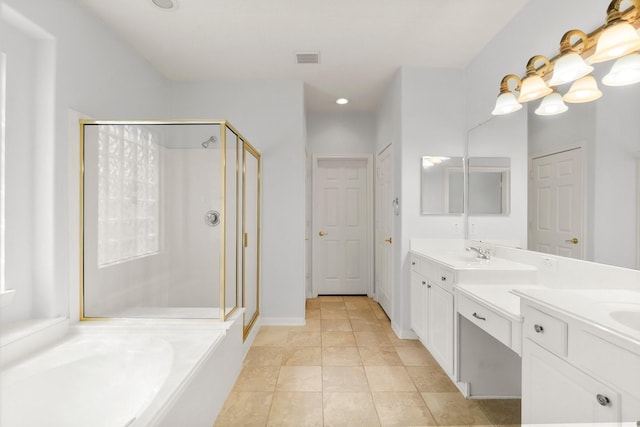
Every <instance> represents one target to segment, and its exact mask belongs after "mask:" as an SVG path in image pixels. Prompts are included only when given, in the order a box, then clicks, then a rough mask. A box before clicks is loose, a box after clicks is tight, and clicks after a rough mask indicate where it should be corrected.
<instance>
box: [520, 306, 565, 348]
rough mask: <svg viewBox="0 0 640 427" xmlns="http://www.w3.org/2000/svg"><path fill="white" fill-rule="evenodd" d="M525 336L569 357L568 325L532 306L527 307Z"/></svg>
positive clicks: (525, 308) (524, 313) (525, 311)
mask: <svg viewBox="0 0 640 427" xmlns="http://www.w3.org/2000/svg"><path fill="white" fill-rule="evenodd" d="M522 314H523V315H524V326H523V328H524V336H525V337H528V338H530V339H531V340H532V341H533V342H536V343H538V344H540V345H541V346H542V347H544V348H546V349H547V350H549V351H552V352H553V353H555V354H557V355H558V356H562V357H565V356H566V355H567V324H566V323H565V322H563V321H562V320H560V319H557V318H555V317H553V316H550V315H548V314H546V313H543V312H542V311H539V310H536V309H535V308H532V307H530V306H528V305H527V306H525V307H524V311H523V313H522Z"/></svg>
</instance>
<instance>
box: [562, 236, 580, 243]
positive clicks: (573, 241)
mask: <svg viewBox="0 0 640 427" xmlns="http://www.w3.org/2000/svg"><path fill="white" fill-rule="evenodd" d="M578 241H579V240H578V238H577V237H574V238H573V239H568V240H565V242H567V243H573V244H574V245H577V244H578Z"/></svg>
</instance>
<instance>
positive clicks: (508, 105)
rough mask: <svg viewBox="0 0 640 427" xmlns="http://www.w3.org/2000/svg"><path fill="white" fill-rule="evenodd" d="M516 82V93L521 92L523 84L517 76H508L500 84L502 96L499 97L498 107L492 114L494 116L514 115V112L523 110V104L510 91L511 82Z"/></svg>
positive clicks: (497, 100)
mask: <svg viewBox="0 0 640 427" xmlns="http://www.w3.org/2000/svg"><path fill="white" fill-rule="evenodd" d="M510 80H515V81H516V87H515V88H514V90H515V91H519V90H520V85H521V84H522V80H520V77H518V76H516V75H515V74H507V75H506V76H504V77H503V78H502V81H501V82H500V95H498V99H496V106H495V107H494V109H493V111H492V112H491V114H493V115H494V116H501V115H504V114H509V113H513V112H514V111H518V110H519V109H521V108H522V104H520V103H519V102H518V100H517V99H516V96H515V95H514V94H513V92H511V91H510V90H509V81H510Z"/></svg>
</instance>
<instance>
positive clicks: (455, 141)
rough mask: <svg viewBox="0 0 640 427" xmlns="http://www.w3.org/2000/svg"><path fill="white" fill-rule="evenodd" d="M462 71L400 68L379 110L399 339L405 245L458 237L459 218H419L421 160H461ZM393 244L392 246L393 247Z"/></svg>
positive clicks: (404, 320)
mask: <svg viewBox="0 0 640 427" xmlns="http://www.w3.org/2000/svg"><path fill="white" fill-rule="evenodd" d="M462 77H463V74H462V71H461V70H450V69H426V68H402V69H400V71H399V72H398V73H397V74H396V76H395V77H394V81H393V82H392V84H391V86H390V88H389V90H388V92H387V94H386V96H385V98H384V101H383V104H382V105H381V107H380V109H379V111H378V120H379V121H380V123H379V124H378V138H377V140H378V142H377V146H378V147H379V148H381V147H384V146H385V145H386V143H388V142H393V144H394V145H393V147H394V151H393V154H394V193H395V194H394V197H395V196H398V197H399V201H400V214H399V216H396V217H395V218H394V219H395V222H394V247H395V249H394V256H393V285H392V286H393V309H392V314H391V318H392V319H391V320H392V325H393V327H394V329H395V331H396V333H398V334H399V335H400V336H405V337H408V336H411V335H412V332H411V331H410V327H409V310H408V307H409V297H410V295H409V270H410V268H409V263H408V253H409V240H410V239H411V238H416V237H425V238H456V237H458V238H461V237H462V236H463V234H462V233H463V228H462V226H463V223H462V220H463V217H462V216H461V215H421V214H420V171H421V160H420V159H421V158H422V156H425V155H431V156H446V157H461V156H463V154H464V147H465V142H466V134H465V132H464V130H463V129H464V115H463V114H460V111H462V108H463V106H464V98H463V92H462V87H461V85H460V81H461V79H462ZM395 242H397V245H396V243H395Z"/></svg>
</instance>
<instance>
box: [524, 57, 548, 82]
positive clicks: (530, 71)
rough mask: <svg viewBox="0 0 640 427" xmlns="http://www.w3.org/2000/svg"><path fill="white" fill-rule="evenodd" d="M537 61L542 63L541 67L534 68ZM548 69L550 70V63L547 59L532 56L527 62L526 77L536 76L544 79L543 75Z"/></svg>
mask: <svg viewBox="0 0 640 427" xmlns="http://www.w3.org/2000/svg"><path fill="white" fill-rule="evenodd" d="M539 61H542V62H543V63H544V64H543V65H542V66H541V67H539V68H536V64H537V63H538V62H539ZM549 68H551V62H549V60H548V59H547V57H545V56H543V55H535V56H532V57H531V59H529V62H527V77H529V76H536V75H537V76H540V77H544V76H545V74H547V73H548V72H549Z"/></svg>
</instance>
